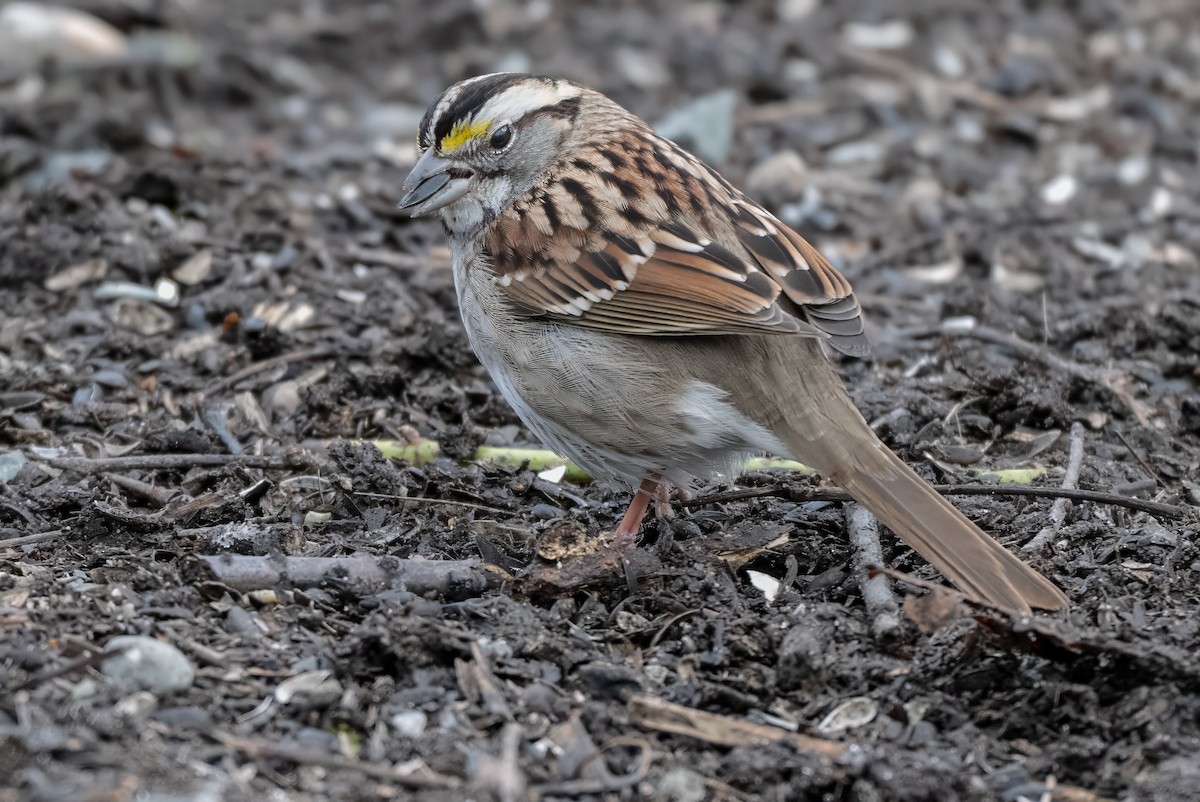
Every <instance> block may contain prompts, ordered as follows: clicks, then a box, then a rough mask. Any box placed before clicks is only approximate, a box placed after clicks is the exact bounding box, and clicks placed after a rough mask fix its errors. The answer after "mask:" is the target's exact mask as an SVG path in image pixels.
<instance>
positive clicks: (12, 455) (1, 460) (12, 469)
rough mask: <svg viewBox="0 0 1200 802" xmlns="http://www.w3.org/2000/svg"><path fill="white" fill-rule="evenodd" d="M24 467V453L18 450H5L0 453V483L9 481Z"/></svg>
mask: <svg viewBox="0 0 1200 802" xmlns="http://www.w3.org/2000/svg"><path fill="white" fill-rule="evenodd" d="M23 467H25V455H24V454H22V453H21V452H20V451H6V452H4V453H2V454H0V483H4V482H11V481H12V480H13V479H15V478H16V477H17V474H18V473H20V472H21V468H23Z"/></svg>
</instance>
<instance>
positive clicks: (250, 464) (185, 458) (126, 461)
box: [50, 452, 309, 473]
mask: <svg viewBox="0 0 1200 802" xmlns="http://www.w3.org/2000/svg"><path fill="white" fill-rule="evenodd" d="M50 464H51V465H52V466H54V467H55V468H60V469H62V470H64V471H78V472H79V473H108V472H114V473H120V472H122V471H179V470H187V469H189V468H224V467H225V466H227V465H236V466H238V467H242V468H261V469H263V470H276V471H278V470H285V469H287V468H301V467H305V466H307V465H308V464H309V459H308V457H306V456H305V455H303V454H301V453H299V452H293V453H290V454H283V455H279V456H261V455H255V454H132V455H129V456H125V457H96V458H94V459H89V458H87V457H59V458H58V459H52V460H50Z"/></svg>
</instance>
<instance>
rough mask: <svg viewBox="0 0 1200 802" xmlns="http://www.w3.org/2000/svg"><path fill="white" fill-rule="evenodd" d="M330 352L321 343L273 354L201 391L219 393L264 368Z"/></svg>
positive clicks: (322, 355) (318, 357)
mask: <svg viewBox="0 0 1200 802" xmlns="http://www.w3.org/2000/svg"><path fill="white" fill-rule="evenodd" d="M331 353H333V349H331V348H329V347H327V346H323V345H322V346H318V347H316V348H308V349H305V350H303V351H292V352H291V353H290V354H280V355H279V356H273V357H271V358H270V359H264V360H262V361H261V362H255V363H253V364H250V365H247V366H246V367H244V368H242V369H241V370H239V371H236V372H234V373H231V374H229V375H228V376H224V377H222V378H220V379H217V380H216V381H214V382H211V383H210V384H208V385H205V387H204V389H203V390H201V392H202V393H203V394H204V395H212V394H213V393H219V392H221V391H222V390H224V389H226V388H228V387H232V386H233V385H235V384H237V383H238V382H242V381H245V380H246V379H248V378H250V377H251V376H254V375H256V374H258V373H262V372H263V371H264V370H271V369H272V368H277V367H280V366H281V365H289V364H291V363H292V362H303V361H305V360H306V359H323V358H324V357H327V356H329V355H330V354H331Z"/></svg>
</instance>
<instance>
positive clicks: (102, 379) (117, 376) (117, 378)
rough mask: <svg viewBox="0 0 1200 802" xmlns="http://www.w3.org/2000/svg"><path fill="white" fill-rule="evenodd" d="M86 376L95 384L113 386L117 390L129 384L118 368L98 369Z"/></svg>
mask: <svg viewBox="0 0 1200 802" xmlns="http://www.w3.org/2000/svg"><path fill="white" fill-rule="evenodd" d="M88 378H90V379H91V380H92V381H94V382H95V383H96V384H99V385H102V386H104V387H113V388H116V389H118V390H119V389H124V388H125V387H128V386H129V379H127V378H126V377H125V374H124V373H122V372H121V371H119V370H98V371H96V372H95V373H93V374H92V375H91V376H89V377H88Z"/></svg>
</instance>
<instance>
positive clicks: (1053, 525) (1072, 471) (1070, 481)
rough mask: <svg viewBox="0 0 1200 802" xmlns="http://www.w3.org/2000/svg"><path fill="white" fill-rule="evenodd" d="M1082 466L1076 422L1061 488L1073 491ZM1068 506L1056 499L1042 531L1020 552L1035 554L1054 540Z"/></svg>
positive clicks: (1080, 437)
mask: <svg viewBox="0 0 1200 802" xmlns="http://www.w3.org/2000/svg"><path fill="white" fill-rule="evenodd" d="M1082 466H1083V424H1082V423H1079V422H1078V421H1076V422H1075V423H1073V424H1071V448H1070V451H1069V452H1068V455H1067V471H1066V475H1064V476H1063V481H1062V486H1063V487H1064V488H1065V489H1067V490H1074V489H1075V484H1076V483H1077V482H1078V481H1079V469H1080V468H1081V467H1082ZM1070 506H1071V502H1070V500H1069V499H1065V498H1060V499H1056V500H1055V502H1054V505H1053V506H1051V507H1050V515H1049V518H1050V522H1049V523H1048V524H1046V525H1045V526H1043V527H1042V530H1041V531H1040V532H1038V533H1037V534H1036V535H1034V536H1033V538H1032V539H1030V541H1029V542H1028V543H1026V544H1025V545H1024V547H1022V550H1023V551H1026V552H1035V551H1041V550H1042V549H1044V548H1045V547H1046V545H1047V544H1049V543H1050V541H1051V540H1053V539H1054V536H1055V535H1057V534H1058V530H1059V529H1061V528H1062V525H1063V521H1065V520H1066V519H1067V510H1068V509H1069V508H1070Z"/></svg>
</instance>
